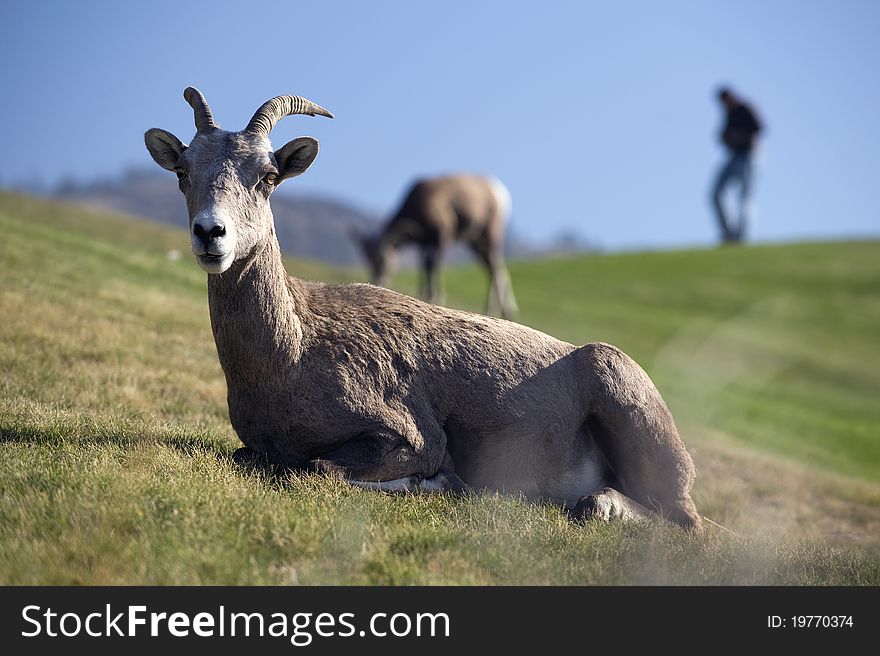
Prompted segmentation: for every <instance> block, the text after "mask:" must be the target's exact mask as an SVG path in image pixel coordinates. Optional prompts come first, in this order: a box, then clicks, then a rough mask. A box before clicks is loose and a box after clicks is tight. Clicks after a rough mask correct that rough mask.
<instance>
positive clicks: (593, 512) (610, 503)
mask: <svg viewBox="0 0 880 656" xmlns="http://www.w3.org/2000/svg"><path fill="white" fill-rule="evenodd" d="M570 516H571V518H572V519H573V520H574V521H578V522H588V521H593V520H598V521H602V522H610V521H613V520H618V519H620V520H628V521H641V520H645V519H647V518H648V517H649V516H650V515H649V511H648V510H647V509H645V508H643V507H642V506H641V505H640V504H638V503H636V502H635V501H633V500H632V499H630V498H629V497H627V496H625V495H623V494H621V493H620V492H618V491H617V490H615V489H613V488H610V487H603V488H602V489H600V490H597V491H596V492H594V493H593V494H588V495H587V496H585V497H581V499H580V500H579V501H578V502H577V504H576V505H575V507H574V508H573V509H572V511H571V513H570Z"/></svg>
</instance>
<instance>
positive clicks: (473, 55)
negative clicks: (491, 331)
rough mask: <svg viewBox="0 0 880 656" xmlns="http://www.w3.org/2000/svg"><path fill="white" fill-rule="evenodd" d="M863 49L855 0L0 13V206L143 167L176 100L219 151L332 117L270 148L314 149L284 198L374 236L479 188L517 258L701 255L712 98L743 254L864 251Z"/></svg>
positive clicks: (872, 55)
mask: <svg viewBox="0 0 880 656" xmlns="http://www.w3.org/2000/svg"><path fill="white" fill-rule="evenodd" d="M878 35H880V2H872V1H870V0H864V1H855V0H835V1H833V2H832V1H830V0H826V1H819V0H797V1H786V0H774V1H772V2H769V1H765V2H753V1H751V0H749V1H745V2H742V1H740V2H729V1H724V2H721V1H717V2H709V1H698V0H694V1H676V0H668V1H666V2H625V1H622V2H592V1H584V2H554V1H547V2H542V3H520V2H509V1H508V2H483V1H480V0H465V1H460V0H446V1H445V2H442V3H427V2H403V1H398V2H392V1H385V0H373V1H371V2H356V1H350V2H334V1H332V0H323V1H321V2H308V3H302V2H295V3H294V2H280V3H271V4H254V3H237V2H210V3H208V2H148V3H146V2H144V3H135V2H130V3H129V2H81V3H79V2H77V3H74V2H41V3H15V4H7V5H6V7H5V8H4V10H3V21H2V24H0V54H2V57H0V61H2V62H3V63H2V65H0V66H2V68H0V70H2V78H0V81H2V88H3V102H2V103H0V121H2V125H3V126H5V127H4V129H3V130H2V131H0V184H4V185H11V184H19V183H27V182H30V181H33V180H36V179H40V180H43V181H44V182H46V183H49V184H52V183H55V182H57V181H58V180H60V179H62V178H64V177H73V178H76V179H80V180H87V179H89V178H92V177H95V176H110V175H114V174H116V173H119V172H121V171H123V170H125V169H126V168H127V167H130V166H143V167H146V166H152V162H151V160H150V159H149V156H148V154H147V152H146V150H145V149H144V146H143V139H142V134H143V132H144V131H145V130H146V129H147V128H150V127H162V128H165V129H168V130H171V131H172V132H174V133H175V134H177V136H178V137H180V138H181V139H182V140H184V141H189V139H190V138H191V137H192V134H193V132H194V128H193V123H192V114H191V112H190V110H189V108H188V106H187V105H186V104H185V102H184V101H183V100H182V98H181V93H182V91H183V89H184V87H186V86H187V85H190V84H192V85H195V86H197V87H199V88H200V89H201V90H202V91H203V92H204V93H205V95H206V96H207V98H208V101H209V103H210V104H211V106H212V108H213V110H214V114H215V117H216V119H217V120H218V122H219V124H220V125H221V126H222V127H226V128H229V129H240V128H241V127H243V126H244V124H245V123H246V122H247V120H248V118H249V117H250V116H251V114H252V113H253V111H254V110H255V109H256V108H257V106H259V105H260V103H262V102H263V101H265V100H267V99H268V98H270V97H272V96H275V95H278V94H282V93H294V94H300V95H304V96H306V97H308V98H311V99H312V100H314V101H316V102H318V103H320V104H322V105H324V106H326V107H328V108H329V109H331V110H332V111H333V112H334V113H335V114H336V116H337V118H336V120H334V121H327V120H324V119H318V118H309V117H296V118H289V119H286V120H284V121H282V122H281V123H279V125H278V127H277V128H276V129H275V131H274V132H273V143H275V145H276V147H277V146H280V145H282V144H283V143H284V142H286V141H287V140H289V139H291V138H293V137H295V136H299V135H303V134H310V135H313V136H315V137H317V138H318V139H319V140H320V141H321V146H322V148H321V155H320V156H319V158H318V160H317V162H316V163H315V165H314V166H313V167H312V169H311V170H310V171H309V172H308V173H307V174H306V175H304V176H302V177H301V178H298V179H296V180H294V181H293V182H292V184H291V183H290V182H288V183H286V185H285V186H286V187H287V190H288V193H289V192H290V190H291V189H293V190H294V191H296V190H299V191H308V192H319V193H327V194H334V195H338V196H340V197H342V198H343V199H345V200H348V201H351V202H354V203H357V204H359V205H361V206H363V207H365V208H367V209H368V210H371V211H374V212H380V213H381V212H386V211H388V210H390V209H392V207H393V206H394V205H395V204H396V203H397V202H398V200H399V199H400V197H401V194H402V193H403V191H404V189H405V187H406V185H407V184H409V182H411V181H412V180H413V179H414V178H415V177H416V176H419V175H425V174H435V173H443V172H449V171H459V170H467V171H477V172H486V173H493V174H495V175H497V176H498V177H499V178H501V179H502V180H503V181H504V182H505V183H506V184H507V186H508V187H509V188H510V190H511V194H512V196H513V206H514V209H513V225H514V226H515V229H516V230H517V232H518V233H519V234H520V235H523V236H526V237H528V238H532V239H535V240H543V239H549V238H552V237H553V236H554V235H555V234H557V233H559V232H561V231H574V232H577V233H578V234H580V235H582V236H583V237H584V238H585V239H587V240H590V241H592V242H595V243H598V244H599V245H602V246H604V247H606V248H612V249H633V248H643V247H648V248H665V247H676V246H685V245H708V244H712V243H714V242H715V240H716V237H717V234H716V228H715V224H714V219H713V217H712V214H711V213H710V208H709V204H708V190H709V186H710V183H711V181H712V177H713V175H714V172H715V170H716V168H717V167H718V165H719V164H720V162H721V158H722V150H721V148H720V147H719V145H718V143H717V136H716V132H717V130H718V127H719V124H720V121H721V113H720V110H719V107H718V106H717V103H716V100H715V97H714V91H715V89H716V88H717V87H718V85H719V84H721V83H726V84H729V85H731V86H733V87H734V88H735V89H738V90H740V91H741V92H742V93H743V95H744V96H746V97H747V98H749V99H751V100H752V101H753V102H754V104H755V106H756V107H757V109H758V110H759V112H760V114H761V115H762V117H763V119H764V121H765V123H766V125H767V133H766V138H765V139H764V140H763V143H762V146H761V151H760V156H759V169H758V179H757V185H756V202H757V208H758V215H757V222H756V225H755V228H754V237H755V239H756V240H759V241H780V240H795V239H819V238H826V237H833V238H845V237H850V236H877V235H878V234H880V211H878V207H880V203H878V200H877V195H878V193H880V131H878V129H877V121H878V118H880V75H878V74H877V71H878V69H880V38H878ZM168 177H169V184H174V176H173V175H172V174H170V173H169V174H168ZM282 189H284V187H282Z"/></svg>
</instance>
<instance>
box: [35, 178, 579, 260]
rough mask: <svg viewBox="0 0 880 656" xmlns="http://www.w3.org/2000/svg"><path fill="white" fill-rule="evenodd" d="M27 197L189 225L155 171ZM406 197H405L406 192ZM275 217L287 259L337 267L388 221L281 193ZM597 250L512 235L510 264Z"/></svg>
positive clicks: (461, 251) (171, 183)
mask: <svg viewBox="0 0 880 656" xmlns="http://www.w3.org/2000/svg"><path fill="white" fill-rule="evenodd" d="M24 191H26V192H29V193H39V194H40V195H48V196H49V197H51V198H54V199H57V200H61V201H67V202H72V203H76V204H78V205H83V206H85V207H90V208H92V209H99V210H104V211H109V212H122V213H125V214H130V215H133V216H138V217H143V218H146V219H150V220H153V221H159V222H161V223H166V224H169V225H173V226H176V227H184V226H185V225H186V221H187V217H186V206H185V205H184V202H183V199H182V197H181V195H180V192H179V191H178V189H177V184H176V183H175V180H174V176H172V175H169V174H166V173H163V172H161V171H158V170H156V171H154V170H152V169H132V170H129V171H128V172H127V173H125V174H124V175H123V176H121V177H120V178H113V179H104V180H96V181H93V182H86V183H73V182H68V183H64V184H62V185H60V186H59V187H58V188H56V189H55V190H54V191H52V192H50V193H48V194H46V193H44V190H38V189H31V190H27V189H25V190H24ZM401 193H402V191H401ZM272 211H273V213H274V215H275V227H276V230H277V232H278V241H279V242H280V243H281V250H282V251H283V252H284V253H285V255H291V256H295V257H306V258H309V259H313V260H321V261H323V262H327V263H328V264H335V265H346V266H351V265H357V266H363V264H364V261H363V259H362V257H361V254H360V253H359V252H358V250H357V249H356V247H355V244H354V242H353V241H352V240H351V237H350V233H351V229H352V228H355V229H358V230H361V231H365V232H372V231H375V230H378V229H379V227H380V225H381V224H382V221H383V220H384V218H385V217H382V216H378V215H376V214H374V213H371V212H368V211H365V210H363V209H360V208H358V207H356V206H353V205H350V204H348V203H346V202H344V201H341V200H339V199H337V198H333V197H330V196H317V195H308V194H297V193H295V192H288V191H285V190H281V191H279V192H278V193H276V194H274V195H273V196H272ZM588 250H593V245H592V244H591V243H589V242H588V241H585V240H583V239H580V238H579V237H578V236H577V235H573V234H568V233H566V234H561V235H557V236H556V237H555V238H554V239H552V240H551V241H549V242H547V243H544V244H541V245H535V244H531V243H528V242H527V241H526V240H524V239H522V238H520V237H518V236H517V235H516V233H515V232H514V231H512V230H509V231H508V235H507V243H506V244H505V252H506V254H507V256H508V257H509V258H532V257H542V256H546V255H553V254H570V253H576V252H584V251H588ZM472 259H473V255H472V254H471V253H470V251H469V250H468V249H467V248H465V247H463V246H460V245H458V246H455V247H453V249H452V250H451V252H450V253H449V254H448V256H447V257H446V260H447V261H448V262H449V263H455V262H468V261H470V260H472ZM416 262H417V259H416V252H415V249H413V248H410V249H405V251H404V252H403V253H402V255H401V257H400V258H399V259H398V263H399V265H400V266H401V267H404V268H406V267H410V266H413V265H414V264H415V263H416Z"/></svg>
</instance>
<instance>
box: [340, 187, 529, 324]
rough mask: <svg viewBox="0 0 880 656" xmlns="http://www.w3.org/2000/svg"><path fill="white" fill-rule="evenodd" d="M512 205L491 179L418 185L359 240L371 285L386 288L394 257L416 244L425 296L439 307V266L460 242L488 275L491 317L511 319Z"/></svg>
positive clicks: (513, 301)
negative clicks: (508, 232) (507, 247)
mask: <svg viewBox="0 0 880 656" xmlns="http://www.w3.org/2000/svg"><path fill="white" fill-rule="evenodd" d="M509 206H510V195H509V193H508V192H507V190H506V189H505V188H504V186H503V185H502V184H501V182H499V181H498V180H495V179H493V178H486V177H483V176H478V175H450V176H445V177H438V178H425V179H422V180H417V181H416V182H415V183H414V184H413V185H412V187H410V189H409V191H408V192H407V194H406V197H405V198H404V200H403V202H402V203H401V205H400V207H399V208H398V210H397V211H396V212H395V213H394V215H393V216H392V217H391V219H390V220H389V221H388V223H387V224H386V225H385V226H384V228H382V230H381V232H380V233H379V234H377V235H370V236H364V235H357V239H358V241H359V242H360V245H361V248H362V250H363V252H364V256H365V257H366V259H367V262H368V263H369V265H370V269H371V273H372V277H373V282H374V283H375V284H377V285H382V286H387V283H388V277H389V273H390V268H391V262H392V261H393V257H394V252H395V251H396V250H397V249H398V248H400V247H401V246H404V245H406V244H415V245H416V246H418V248H419V249H420V250H421V254H422V269H423V280H422V297H423V298H424V299H426V300H427V301H429V302H430V303H437V302H439V301H440V299H441V292H440V280H439V275H440V274H439V267H440V262H441V260H442V259H443V255H444V253H445V252H446V251H447V250H448V248H449V246H450V245H451V244H452V243H453V242H455V241H460V242H462V243H464V244H467V245H468V246H469V247H470V249H471V250H472V251H473V252H474V254H475V255H476V256H477V257H478V258H479V260H480V262H481V263H482V264H483V265H484V266H485V267H486V270H487V271H488V273H489V295H488V299H487V301H486V310H487V312H500V313H501V316H503V317H505V318H508V319H510V318H513V317H514V316H515V315H516V314H517V306H516V299H515V298H514V295H513V287H512V286H511V283H510V276H509V274H508V273H507V267H506V265H505V263H504V254H503V251H504V232H505V223H506V221H507V213H508V212H509V210H510V207H509Z"/></svg>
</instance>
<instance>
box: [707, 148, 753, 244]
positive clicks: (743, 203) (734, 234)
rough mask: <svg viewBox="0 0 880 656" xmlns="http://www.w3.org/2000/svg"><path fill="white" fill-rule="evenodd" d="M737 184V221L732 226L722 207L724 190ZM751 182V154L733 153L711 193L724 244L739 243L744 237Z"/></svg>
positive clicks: (747, 152)
mask: <svg viewBox="0 0 880 656" xmlns="http://www.w3.org/2000/svg"><path fill="white" fill-rule="evenodd" d="M734 182H736V183H739V220H738V221H736V223H735V224H734V223H733V222H732V221H731V219H730V215H729V214H728V212H727V210H726V209H725V207H724V190H725V189H726V188H727V186H728V185H730V184H731V183H734ZM751 182H752V154H751V152H749V151H733V152H732V153H731V155H730V158H729V159H728V160H727V161H726V162H725V163H724V165H723V166H722V167H721V170H720V171H719V172H718V180H717V181H716V182H715V187H714V189H713V191H712V202H713V203H714V205H715V211H716V212H717V214H718V224H719V226H720V228H721V238H722V239H723V240H724V241H725V242H739V241H742V240H743V238H744V237H745V232H746V228H747V227H748V219H749V193H750V191H751Z"/></svg>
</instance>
